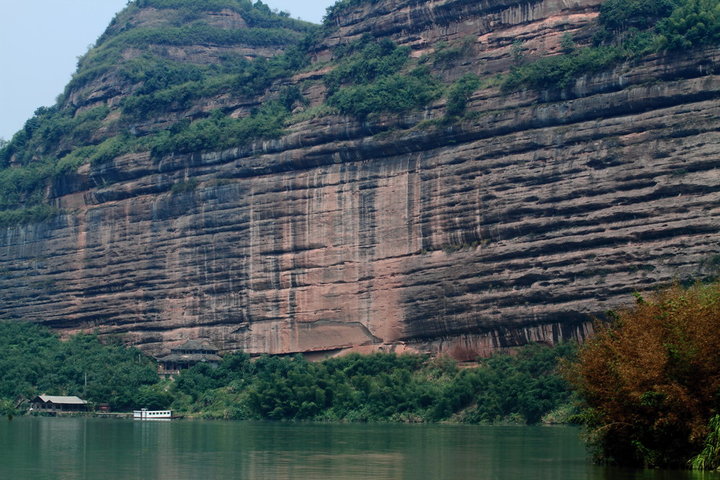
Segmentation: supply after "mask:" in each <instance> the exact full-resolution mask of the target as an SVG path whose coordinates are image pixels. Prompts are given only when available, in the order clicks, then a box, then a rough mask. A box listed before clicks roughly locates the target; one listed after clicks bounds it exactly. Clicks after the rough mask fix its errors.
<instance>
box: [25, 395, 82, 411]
mask: <svg viewBox="0 0 720 480" xmlns="http://www.w3.org/2000/svg"><path fill="white" fill-rule="evenodd" d="M30 405H31V406H32V407H31V408H32V409H33V410H34V411H37V412H87V410H88V402H87V400H83V399H81V398H80V397H67V396H55V395H38V396H37V397H35V398H33V399H32V401H31V402H30Z"/></svg>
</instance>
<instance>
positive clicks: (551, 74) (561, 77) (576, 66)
mask: <svg viewBox="0 0 720 480" xmlns="http://www.w3.org/2000/svg"><path fill="white" fill-rule="evenodd" d="M622 58H624V55H623V51H622V50H621V49H619V48H617V47H612V46H605V47H596V48H582V49H579V50H576V51H575V52H573V53H570V54H566V55H554V56H551V57H544V58H541V59H539V60H537V61H535V62H532V63H528V64H525V65H522V66H519V67H516V68H514V69H513V70H512V71H511V72H510V74H508V76H507V77H506V78H505V80H504V81H503V84H502V88H503V90H504V91H513V90H517V89H519V88H521V87H529V88H535V89H547V88H565V87H568V86H569V85H570V84H571V82H573V81H574V80H575V79H576V78H577V77H578V76H580V75H582V74H585V73H592V72H598V71H602V70H605V69H607V68H608V67H610V66H612V65H614V64H615V63H617V62H618V60H620V59H622Z"/></svg>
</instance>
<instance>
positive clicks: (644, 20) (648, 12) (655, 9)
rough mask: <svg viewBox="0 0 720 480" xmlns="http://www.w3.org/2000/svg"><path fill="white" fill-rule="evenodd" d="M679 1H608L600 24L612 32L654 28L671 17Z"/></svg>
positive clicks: (601, 12) (603, 5)
mask: <svg viewBox="0 0 720 480" xmlns="http://www.w3.org/2000/svg"><path fill="white" fill-rule="evenodd" d="M677 4H678V0H606V1H605V2H603V4H602V5H601V6H600V18H599V23H600V25H602V26H603V27H605V28H606V29H608V30H610V31H615V32H617V31H622V30H627V29H629V28H638V29H645V28H649V27H652V26H653V25H655V23H656V22H657V21H658V20H659V19H661V18H665V17H667V16H669V15H670V14H671V13H672V11H673V9H674V8H675V7H676V6H677Z"/></svg>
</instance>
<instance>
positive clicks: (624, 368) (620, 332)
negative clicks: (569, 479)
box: [568, 283, 720, 467]
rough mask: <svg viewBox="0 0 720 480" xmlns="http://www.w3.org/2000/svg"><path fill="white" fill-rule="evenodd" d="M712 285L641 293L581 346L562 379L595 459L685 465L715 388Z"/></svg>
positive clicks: (719, 387)
mask: <svg viewBox="0 0 720 480" xmlns="http://www.w3.org/2000/svg"><path fill="white" fill-rule="evenodd" d="M719 327H720V283H714V284H710V285H695V286H693V287H690V288H688V289H685V288H682V287H680V286H675V287H672V288H669V289H666V290H663V291H661V292H659V293H657V294H656V295H655V296H654V297H653V298H651V299H649V300H648V301H645V300H643V299H642V298H641V297H640V299H639V303H638V304H637V305H636V306H635V307H633V308H630V309H627V310H623V311H620V312H619V314H618V315H617V316H616V320H615V321H614V322H613V323H612V324H611V325H609V326H607V327H601V328H600V330H599V332H598V333H597V335H596V336H595V337H594V338H593V339H591V340H590V341H589V342H588V343H587V344H586V345H584V346H583V347H582V349H581V350H580V354H579V360H578V362H577V363H576V364H574V365H573V366H572V367H571V368H570V369H569V372H568V378H569V380H570V381H571V382H572V383H573V385H574V386H575V388H576V389H577V391H578V393H579V395H580V397H581V399H582V400H583V402H584V404H585V408H584V413H583V419H584V423H585V425H586V426H587V427H588V428H589V430H590V434H591V436H592V440H593V445H594V447H595V449H596V456H597V458H598V459H599V460H602V461H606V462H611V463H617V464H622V465H637V466H659V467H660V466H662V467H669V466H677V467H685V466H687V465H688V461H689V460H690V458H691V457H693V456H695V455H697V454H698V453H700V451H701V450H702V448H703V444H704V442H705V438H706V436H707V435H708V433H709V432H708V422H709V421H710V419H711V418H712V417H713V415H715V414H717V412H718V407H720V405H719V404H718V396H717V395H718V391H720V356H718V354H717V352H718V351H720V334H719V333H718V332H720V329H719Z"/></svg>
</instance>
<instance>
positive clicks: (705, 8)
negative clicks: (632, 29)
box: [657, 0, 720, 50]
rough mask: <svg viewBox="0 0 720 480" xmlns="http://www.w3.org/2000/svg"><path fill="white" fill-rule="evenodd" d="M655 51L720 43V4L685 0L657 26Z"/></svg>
mask: <svg viewBox="0 0 720 480" xmlns="http://www.w3.org/2000/svg"><path fill="white" fill-rule="evenodd" d="M657 32H658V35H659V38H658V48H659V49H663V50H682V49H688V48H691V47H694V46H698V45H705V44H712V43H717V42H718V41H720V3H718V2H717V1H716V0H684V1H682V2H681V3H680V5H679V6H678V7H677V8H676V9H675V10H674V11H673V12H672V14H671V15H670V16H669V17H668V18H665V19H663V20H661V21H660V22H659V23H658V25H657Z"/></svg>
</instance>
